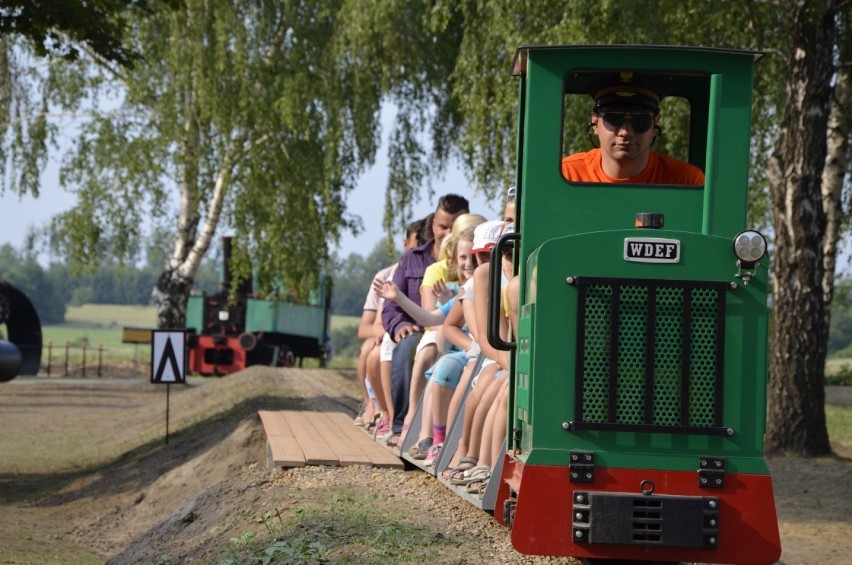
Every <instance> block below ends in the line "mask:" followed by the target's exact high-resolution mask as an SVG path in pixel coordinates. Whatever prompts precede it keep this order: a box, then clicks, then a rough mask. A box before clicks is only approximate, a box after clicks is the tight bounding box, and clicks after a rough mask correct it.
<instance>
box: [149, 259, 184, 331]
mask: <svg viewBox="0 0 852 565" xmlns="http://www.w3.org/2000/svg"><path fill="white" fill-rule="evenodd" d="M192 283H193V279H192V278H187V277H185V276H184V275H182V274H181V269H166V270H165V271H163V274H161V275H160V278H158V279H157V284H156V285H155V286H154V299H155V301H156V303H157V328H158V329H161V330H171V329H182V328H185V327H186V303H187V300H188V299H189V291H190V290H192Z"/></svg>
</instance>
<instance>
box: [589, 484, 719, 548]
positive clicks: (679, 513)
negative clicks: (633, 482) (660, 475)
mask: <svg viewBox="0 0 852 565" xmlns="http://www.w3.org/2000/svg"><path fill="white" fill-rule="evenodd" d="M572 500H573V501H574V502H573V510H574V511H573V513H572V514H573V517H574V522H573V528H572V535H573V536H574V542H575V543H610V544H624V545H645V546H656V547H691V548H702V549H715V548H716V547H717V546H718V542H719V499H718V498H715V497H709V496H668V495H653V494H651V491H649V490H644V493H643V494H630V493H608V492H587V491H574V495H573V498H572Z"/></svg>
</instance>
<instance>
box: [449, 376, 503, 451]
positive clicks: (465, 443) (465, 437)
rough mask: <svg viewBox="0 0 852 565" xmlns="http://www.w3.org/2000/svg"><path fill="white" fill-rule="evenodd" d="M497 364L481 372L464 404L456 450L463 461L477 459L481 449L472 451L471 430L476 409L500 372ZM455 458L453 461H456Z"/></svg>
mask: <svg viewBox="0 0 852 565" xmlns="http://www.w3.org/2000/svg"><path fill="white" fill-rule="evenodd" d="M498 368H499V367H498V365H497V364H492V365H488V366H487V367H485V368H484V369H482V370H481V371H480V372H479V378H478V379H477V381H476V386H474V387H473V390H471V391H470V393H469V394H468V395H467V400H466V401H465V403H464V421H463V423H462V426H463V427H462V433H461V436H460V437H459V445H458V448H457V449H456V456H457V457H458V459H461V458H462V457H465V456H471V457H477V456H478V451H479V447H478V446H477V449H476V451H471V449H470V438H471V428H472V426H473V417H474V414H475V413H476V408H477V406H478V404H479V402H480V399H481V398H482V394H483V393H484V391H485V389H486V388H488V386H487V385H488V384H489V382H490V381H493V380H494V374H495V373H496V372H497V370H498ZM455 458H456V457H454V458H453V459H455Z"/></svg>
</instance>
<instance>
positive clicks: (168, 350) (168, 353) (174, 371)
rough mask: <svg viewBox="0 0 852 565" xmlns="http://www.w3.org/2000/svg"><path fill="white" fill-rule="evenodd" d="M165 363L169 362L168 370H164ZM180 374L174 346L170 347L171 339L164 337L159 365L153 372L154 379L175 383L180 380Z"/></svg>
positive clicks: (159, 381) (160, 381)
mask: <svg viewBox="0 0 852 565" xmlns="http://www.w3.org/2000/svg"><path fill="white" fill-rule="evenodd" d="M166 363H168V364H169V369H171V371H170V372H166ZM180 376H181V375H180V369H179V368H178V362H177V358H176V357H175V348H174V347H172V340H171V339H170V338H166V346H165V347H164V348H163V356H162V357H161V358H160V366H159V367H157V372H156V373H154V380H155V381H156V382H158V383H176V382H179V381H180Z"/></svg>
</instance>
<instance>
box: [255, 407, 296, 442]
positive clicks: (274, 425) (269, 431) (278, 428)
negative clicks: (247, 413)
mask: <svg viewBox="0 0 852 565" xmlns="http://www.w3.org/2000/svg"><path fill="white" fill-rule="evenodd" d="M257 415H258V416H260V420H261V422H263V429H264V430H265V431H266V437H269V436H286V437H293V431H292V430H291V429H290V426H289V425H287V422H286V421H285V420H284V417H283V416H282V415H281V412H273V411H272V410H258V411H257Z"/></svg>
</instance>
